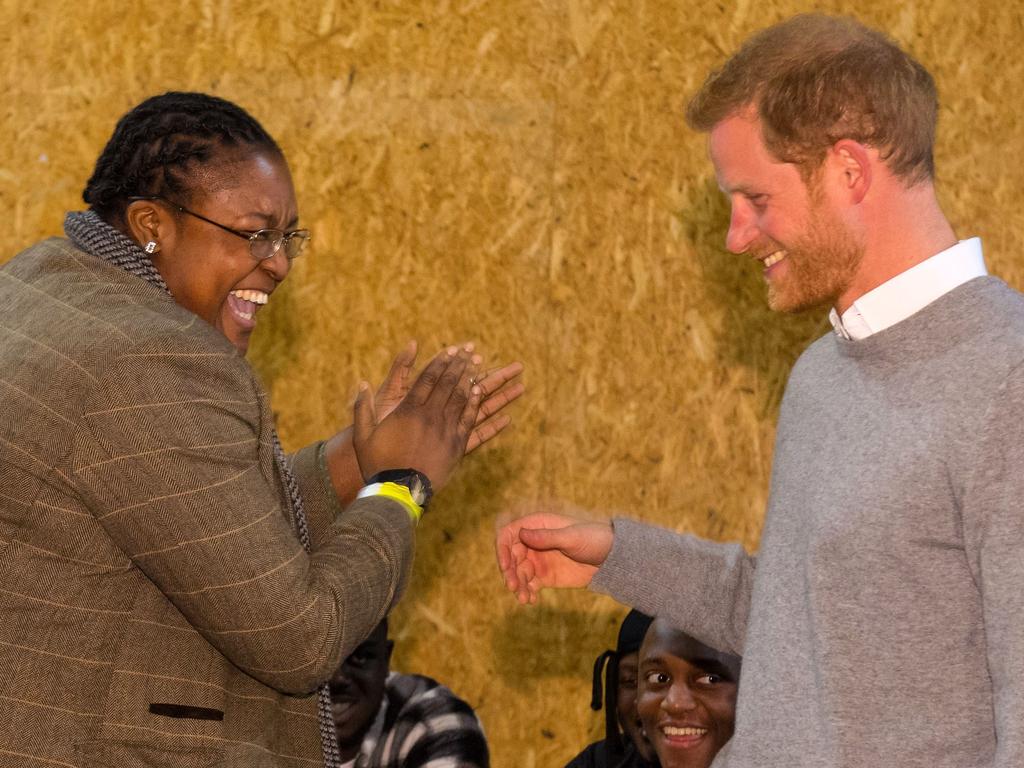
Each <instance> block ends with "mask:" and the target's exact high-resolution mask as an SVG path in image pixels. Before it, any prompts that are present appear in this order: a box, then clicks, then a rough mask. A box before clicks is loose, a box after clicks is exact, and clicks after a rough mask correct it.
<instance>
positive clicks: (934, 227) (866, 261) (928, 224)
mask: <svg viewBox="0 0 1024 768" xmlns="http://www.w3.org/2000/svg"><path fill="white" fill-rule="evenodd" d="M896 183H899V182H896ZM871 205H872V209H871V210H868V211H866V212H865V216H864V217H863V219H862V223H863V225H864V226H863V230H864V256H863V258H862V260H861V264H860V267H859V268H858V270H857V274H856V275H855V276H854V279H853V281H852V282H851V283H850V285H849V286H848V287H847V289H846V290H845V291H844V292H843V294H842V295H841V296H839V298H838V299H837V301H836V304H835V308H836V311H837V312H838V313H839V314H840V315H841V314H842V313H843V312H845V311H846V310H847V309H849V307H850V306H851V305H852V304H853V302H855V301H856V300H857V299H859V298H860V297H861V296H863V295H864V294H865V293H867V292H868V291H871V290H874V289H875V288H877V287H878V286H880V285H881V284H882V283H885V282H887V281H889V280H891V279H892V278H894V277H896V276H897V275H899V274H901V273H903V272H906V271H907V270H908V269H910V268H911V267H913V266H915V265H917V264H920V263H921V262H922V261H925V260H926V259H929V258H931V257H932V256H934V255H935V254H937V253H940V252H941V251H944V250H946V249H947V248H951V247H952V246H954V245H956V243H957V237H956V233H955V232H954V231H953V227H952V226H951V225H950V223H949V221H948V220H947V219H946V216H945V214H944V213H943V212H942V209H941V208H940V207H939V203H938V200H937V199H936V197H935V188H934V186H933V184H932V183H931V182H922V183H920V184H918V185H916V186H914V187H912V188H910V189H907V188H901V189H896V190H892V192H891V193H890V194H886V195H884V196H879V199H878V200H877V201H874V202H872V204H871Z"/></svg>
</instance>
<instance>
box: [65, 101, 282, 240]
mask: <svg viewBox="0 0 1024 768" xmlns="http://www.w3.org/2000/svg"><path fill="white" fill-rule="evenodd" d="M240 146H251V147H255V148H262V149H268V150H272V151H273V152H275V153H276V154H278V155H281V149H280V148H279V147H278V146H277V142H275V141H274V140H273V139H272V138H271V137H270V134H268V133H267V132H266V131H265V130H264V129H263V126H261V125H260V124H259V123H258V122H257V121H256V119H255V118H254V117H253V116H252V115H250V114H249V113H248V112H246V111H245V110H244V109H242V108H241V107H239V106H238V105H236V104H232V103H231V102H230V101H226V100H224V99H220V98H217V97H216V96H210V95H208V94H205V93H189V92H179V91H171V92H169V93H164V94H162V95H160V96H153V97H151V98H148V99H146V100H145V101H144V102H142V103H141V104H139V105H138V106H137V107H135V108H134V109H132V110H131V111H130V112H128V113H127V114H126V115H125V116H124V117H122V118H121V119H120V120H118V121H117V126H116V127H115V128H114V134H113V136H111V137H110V140H109V141H108V142H107V145H106V146H105V147H104V148H103V152H102V153H101V154H100V156H99V159H98V160H97V161H96V168H95V169H94V170H93V173H92V176H91V177H90V179H89V181H88V183H87V184H86V186H85V191H83V192H82V199H83V200H85V202H86V203H88V204H89V207H90V208H91V209H92V210H94V211H96V213H98V214H99V215H100V216H101V217H102V218H103V219H104V221H106V222H108V223H111V224H113V223H114V222H116V221H118V220H120V219H121V217H122V215H123V214H124V209H125V207H127V205H128V202H129V198H131V197H147V196H162V197H168V198H171V199H174V200H187V199H188V197H189V193H190V192H191V191H192V184H191V183H190V182H191V181H193V180H192V178H191V177H192V175H193V172H194V171H195V169H196V165H202V164H204V163H208V162H210V161H211V160H212V159H215V158H216V155H217V153H218V152H220V151H221V150H223V149H224V148H230V147H240Z"/></svg>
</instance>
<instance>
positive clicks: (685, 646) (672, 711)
mask: <svg viewBox="0 0 1024 768" xmlns="http://www.w3.org/2000/svg"><path fill="white" fill-rule="evenodd" d="M739 672H740V661H739V658H738V657H736V656H731V655H729V654H723V653H720V652H718V651H716V650H714V649H712V648H708V647H707V646H706V645H704V644H702V643H700V642H698V641H696V640H694V639H693V638H692V637H690V636H689V635H686V634H683V633H682V632H679V631H677V630H675V629H673V628H672V627H671V626H669V625H668V624H667V623H665V622H664V621H663V620H662V619H656V620H655V621H654V623H652V624H651V628H650V629H649V630H648V631H647V635H646V637H645V638H644V644H643V646H642V647H641V648H640V675H639V689H638V692H637V713H638V714H639V716H640V722H641V723H642V724H643V727H644V732H645V733H646V734H647V738H648V739H649V740H650V742H651V744H653V745H654V750H655V752H656V753H657V755H658V760H659V762H660V763H661V766H662V768H707V767H708V766H710V765H711V762H712V760H714V759H715V755H717V754H718V750H720V749H721V748H722V747H723V746H724V745H725V743H726V742H727V741H728V740H729V739H730V738H731V737H732V733H733V729H734V727H735V722H736V694H737V690H738V684H739Z"/></svg>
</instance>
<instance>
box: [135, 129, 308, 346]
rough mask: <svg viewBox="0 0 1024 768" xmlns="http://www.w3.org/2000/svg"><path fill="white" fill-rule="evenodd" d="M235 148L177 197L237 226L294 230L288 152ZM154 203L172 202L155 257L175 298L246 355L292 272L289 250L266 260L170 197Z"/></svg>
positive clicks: (197, 210)
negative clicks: (264, 311) (266, 309)
mask: <svg viewBox="0 0 1024 768" xmlns="http://www.w3.org/2000/svg"><path fill="white" fill-rule="evenodd" d="M230 152H231V155H230V156H229V157H228V158H227V159H225V160H223V161H221V162H217V163H214V164H213V165H212V167H211V168H210V169H209V170H208V171H207V172H205V173H203V174H202V175H201V176H199V178H198V179H197V181H196V183H195V185H194V187H193V191H192V194H191V195H190V196H189V200H187V201H184V200H172V201H169V202H170V203H171V204H172V205H173V204H177V205H183V206H185V207H186V208H188V209H189V210H190V211H193V212H195V213H197V214H199V215H200V216H204V217H206V218H208V219H210V220H212V221H215V222H217V223H218V224H223V225H224V226H227V227H230V228H232V229H236V230H244V231H254V230H258V229H280V230H282V231H288V230H291V229H294V228H295V226H296V223H297V220H298V205H297V203H296V200H295V190H294V188H293V187H292V179H291V174H290V173H289V171H288V166H287V164H286V163H285V161H284V158H283V157H281V156H280V154H278V153H276V152H273V151H267V150H258V149H248V150H246V149H241V148H240V149H236V150H232V151H230ZM148 204H150V205H154V206H161V205H163V207H164V214H165V215H164V221H165V222H166V224H165V226H163V227H162V232H161V234H160V237H159V250H158V251H157V252H156V253H154V254H153V256H152V259H153V263H154V265H155V266H156V268H157V269H158V270H159V272H160V274H161V275H162V276H163V278H164V281H165V282H166V283H167V287H168V289H170V291H171V295H172V296H173V297H174V300H175V301H177V302H178V303H179V304H181V305H182V306H183V307H185V308H186V309H188V310H190V311H192V312H194V313H195V314H196V315H198V316H199V317H201V318H202V319H203V320H205V321H206V322H208V323H209V324H210V325H212V326H213V327H215V328H216V329H217V330H219V331H220V332H221V333H223V334H224V335H225V336H226V337H227V338H228V340H229V341H230V342H231V343H232V344H234V345H235V347H237V348H238V349H239V351H241V352H242V353H243V354H244V353H245V352H246V350H247V349H248V347H249V338H250V335H251V334H252V331H253V329H254V328H255V327H256V315H257V312H258V311H259V309H260V308H261V307H262V306H263V305H265V304H266V303H267V301H268V300H269V299H270V296H271V294H272V293H273V292H274V290H275V289H276V288H277V287H278V285H280V283H281V282H282V281H283V280H284V279H285V277H287V275H288V270H289V266H290V265H289V262H288V258H287V257H286V255H285V253H284V248H281V249H279V250H278V251H277V253H275V254H274V255H273V256H272V257H271V258H269V259H265V260H262V261H260V260H258V259H256V258H255V257H254V256H253V255H252V253H251V252H250V250H249V243H248V241H247V240H245V239H244V238H242V237H239V236H237V235H235V234H232V233H231V232H227V231H225V230H223V229H220V228H218V227H217V226H215V225H213V224H211V223H209V222H207V221H203V220H202V219H199V218H196V217H195V216H191V215H189V214H187V213H181V212H178V211H174V209H173V207H172V205H168V204H166V203H163V202H162V201H153V202H150V203H148Z"/></svg>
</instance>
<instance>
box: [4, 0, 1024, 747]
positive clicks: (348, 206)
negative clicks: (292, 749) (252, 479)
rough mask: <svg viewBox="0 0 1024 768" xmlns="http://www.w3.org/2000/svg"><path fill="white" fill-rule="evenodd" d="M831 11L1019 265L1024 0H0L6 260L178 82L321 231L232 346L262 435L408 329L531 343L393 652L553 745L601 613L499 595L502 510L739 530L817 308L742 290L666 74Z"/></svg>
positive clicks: (447, 507)
mask: <svg viewBox="0 0 1024 768" xmlns="http://www.w3.org/2000/svg"><path fill="white" fill-rule="evenodd" d="M812 7H818V8H823V9H827V10H839V11H845V12H856V13H858V14H859V15H860V16H861V18H863V19H864V20H866V21H868V22H870V23H873V24H876V25H878V26H881V27H883V28H884V29H886V30H888V31H889V32H890V33H891V34H893V35H894V36H895V37H896V38H897V39H899V40H900V41H901V42H902V43H904V44H905V45H908V46H910V48H911V49H912V50H913V51H914V52H915V53H916V54H917V55H918V56H919V57H920V58H921V59H922V60H923V61H924V62H925V64H926V65H927V66H928V67H929V68H930V69H931V70H932V71H933V72H934V74H935V75H936V78H937V80H938V83H939V87H940V91H941V94H942V101H943V109H942V116H941V124H940V140H939V146H938V166H939V181H940V185H941V191H942V197H943V200H944V203H945V205H946V208H947V211H948V213H949V214H950V216H951V218H952V219H953V221H954V223H955V225H956V226H957V228H958V231H959V232H960V233H961V234H962V235H968V234H979V235H981V236H982V237H983V238H984V239H985V244H986V249H987V252H988V257H989V263H990V266H991V268H992V269H993V270H994V271H995V272H997V273H998V274H1001V275H1002V276H1004V277H1005V278H1007V279H1008V280H1009V281H1010V282H1011V283H1013V284H1014V285H1017V286H1018V287H1019V286H1021V285H1024V255H1022V254H1021V253H1019V248H1020V236H1021V233H1022V232H1024V216H1022V213H1021V212H1022V210H1024V206H1022V202H1024V200H1022V189H1024V185H1022V182H1024V172H1022V170H1021V168H1022V164H1021V163H1020V162H1019V158H1020V157H1021V156H1024V138H1022V134H1021V131H1020V126H1019V124H1018V123H1019V118H1018V115H1019V113H1020V110H1019V108H1018V105H1017V102H1018V96H1019V91H1020V83H1021V82H1022V81H1024V64H1022V57H1021V56H1020V51H1021V48H1022V46H1024V23H1022V7H1021V0H1010V1H1009V2H1006V1H1005V0H1002V1H1000V2H996V0H980V1H979V2H976V3H963V2H959V1H957V0H926V1H921V2H914V0H899V2H897V0H876V1H874V2H869V1H868V0H865V1H864V2H859V3H854V2H839V1H838V0H837V1H836V2H826V3H820V4H817V5H816V6H812V5H811V4H807V3H801V2H797V1H796V0H792V1H790V2H783V1H781V0H776V1H775V2H765V3H752V2H749V0H739V1H738V2H731V1H730V0H699V1H697V0H692V1H689V2H687V1H685V0H619V1H618V2H596V0H437V1H436V2H425V1H416V0H409V1H408V2H398V1H389V0H377V1H373V0H362V1H361V2H334V1H333V0H315V1H314V0H307V1H306V2H296V1H295V0H278V2H274V3H270V2H252V3H248V4H244V3H232V2H229V0H211V1H210V2H183V3H170V2H166V1H164V0H160V1H159V2H158V1H155V0H142V1H141V2H134V3H130V4H129V3H125V4H121V3H116V2H114V3H111V2H97V1H96V0H79V1H78V2H76V3H70V2H69V3H66V4H65V3H60V2H57V1H56V0H36V2H32V3H26V2H23V0H0V47H2V50H3V51H4V53H3V56H2V57H0V83H2V86H3V96H4V97H3V100H2V102H0V135H2V136H3V139H2V142H0V211H2V213H3V221H4V222H5V224H6V225H5V226H3V227H0V261H2V260H5V259H7V258H9V257H10V256H12V255H13V254H14V253H15V252H17V251H18V250H20V249H21V248H22V247H24V246H25V245H27V244H29V243H31V242H33V241H34V240H36V239H38V238H39V237H41V236H43V235H49V234H56V233H58V232H59V229H60V223H61V218H62V213H63V211H65V210H67V209H70V208H75V207H78V206H80V199H79V192H80V190H81V188H82V186H83V185H84V182H85V179H86V178H87V177H88V175H89V172H90V170H91V165H92V163H93V161H94V159H95V157H96V155H97V154H98V152H99V150H100V148H101V147H102V144H103V142H104V141H105V140H106V138H107V136H108V135H109V133H110V131H111V129H112V127H113V124H114V122H115V120H116V119H117V117H118V116H119V115H121V114H122V113H123V112H124V111H126V110H127V109H128V108H130V107H131V106H132V105H133V104H135V103H136V102H138V101H139V100H141V99H142V98H144V97H145V96H147V95H150V94H153V93H155V92H159V91H162V90H166V89H171V88H177V89H198V90H206V91H210V92H213V93H216V94H218V95H222V96H225V97H227V98H230V99H234V100H236V101H238V102H239V103H241V104H243V105H244V106H245V107H247V108H248V109H250V110H251V111H252V112H253V113H254V114H255V115H256V116H257V117H258V118H260V119H261V120H262V121H263V122H264V123H265V125H266V126H267V127H268V129H269V130H270V131H271V133H273V134H274V135H275V136H276V137H277V138H278V139H279V141H280V142H281V144H282V146H283V147H284V148H285V150H286V153H287V155H288V157H289V158H290V160H291V163H292V168H293V171H294V175H295V179H296V186H297V188H298V190H299V199H300V204H301V207H302V213H303V220H304V222H305V223H306V224H307V225H308V226H309V227H310V228H311V229H312V230H313V231H314V233H315V235H316V246H315V250H314V251H313V252H312V253H311V254H310V255H309V257H308V258H305V257H304V259H303V261H302V262H301V264H298V265H297V266H296V268H295V270H294V271H293V274H292V276H291V277H290V279H289V281H288V283H287V284H286V289H285V290H284V291H282V292H279V293H278V294H276V295H275V299H274V302H272V304H271V306H270V307H269V308H268V310H266V312H265V314H264V315H263V316H262V320H261V330H260V332H259V337H258V343H257V345H256V348H255V350H254V352H253V355H252V357H253V361H254V364H255V365H256V367H257V368H258V369H259V370H260V372H261V373H262V374H263V376H264V377H265V379H266V380H267V382H268V384H269V386H270V387H271V388H272V393H273V400H274V404H275V407H276V409H277V411H278V413H279V415H280V425H281V431H282V434H283V436H284V439H285V441H286V443H287V444H289V445H290V446H293V447H294V446H297V445H299V444H301V443H303V442H304V441H309V440H312V439H315V438H317V437H318V436H322V435H325V434H326V433H328V432H329V431H331V430H333V429H334V428H336V427H338V426H341V425H343V424H344V423H346V421H347V419H348V417H349V404H350V399H351V396H352V394H353V392H354V387H355V384H356V382H357V381H358V379H359V378H361V377H372V378H374V379H379V378H380V376H381V375H382V374H383V372H384V371H385V370H386V366H387V363H388V360H389V356H390V354H391V353H392V352H393V351H394V350H397V349H398V348H399V346H400V345H401V344H402V343H403V342H404V341H405V340H406V339H408V338H411V337H416V338H418V339H419V340H420V341H421V343H422V344H423V346H424V348H426V349H430V350H432V349H435V348H437V347H438V346H439V345H440V344H442V343H445V342H451V341H453V340H457V339H465V338H473V339H476V340H478V341H479V343H480V344H481V346H482V348H483V349H484V350H486V351H487V352H488V353H489V354H490V355H492V356H493V357H494V358H496V359H502V360H508V359H512V358H516V359H521V360H523V361H524V362H525V363H526V364H527V366H528V373H527V377H526V378H527V382H528V384H529V386H530V390H531V391H530V393H529V397H528V398H527V399H526V401H525V402H523V403H522V404H521V405H520V406H519V407H517V409H516V412H515V418H516V422H517V423H516V426H515V429H514V431H511V432H510V433H509V434H508V435H507V436H506V437H505V438H504V439H503V440H502V441H501V443H500V445H496V446H492V447H489V448H488V449H486V450H484V451H481V453H480V455H477V456H474V457H472V458H471V459H470V460H468V461H467V462H466V465H465V467H464V469H463V471H462V472H461V474H460V475H459V476H458V478H457V479H456V480H455V481H454V482H453V483H452V484H451V486H450V487H449V488H448V489H446V490H445V492H444V494H443V495H442V497H441V498H439V500H438V501H437V504H436V507H435V508H434V509H432V510H431V512H430V515H429V516H428V518H427V519H426V520H425V522H424V523H423V525H422V526H421V530H420V532H419V534H418V536H419V550H418V556H417V563H416V570H415V578H414V581H413V585H412V588H411V589H410V591H409V594H408V596H407V597H406V599H405V601H404V603H403V604H402V606H401V608H400V609H399V610H398V613H397V616H396V617H395V618H394V628H395V635H396V639H397V641H398V649H397V654H396V664H397V666H398V667H400V668H402V669H405V670H409V671H419V672H423V673H427V674H431V675H434V676H435V677H437V678H439V679H441V680H443V681H445V682H447V683H449V684H450V685H451V686H452V687H453V688H454V689H455V690H456V691H458V692H460V693H461V694H462V695H464V696H465V697H466V698H468V699H469V700H470V701H471V702H472V703H473V704H475V705H476V706H477V708H478V711H479V713H480V715H481V716H482V718H483V721H484V724H485V727H486V730H487V732H488V734H489V737H490V740H491V744H492V749H493V754H494V763H495V765H496V766H512V765H516V766H525V767H529V766H555V765H561V764H562V763H564V762H565V760H566V759H568V758H569V757H570V756H571V755H572V754H574V753H575V752H576V751H577V750H578V749H579V748H580V747H582V746H583V745H584V744H585V743H586V742H587V741H589V740H591V739H593V738H595V737H596V736H597V735H598V734H599V717H597V716H594V715H593V714H592V713H590V712H589V710H588V709H587V701H588V698H589V693H588V687H589V677H590V674H589V673H590V664H591V661H592V659H593V657H594V655H596V654H597V653H598V652H599V651H600V650H601V649H603V648H604V647H606V646H607V645H609V644H610V643H611V642H612V640H613V637H614V632H615V628H614V625H615V623H616V622H617V620H618V618H619V617H621V615H622V613H623V610H622V609H621V607H619V606H617V605H615V604H614V603H613V602H611V601H610V600H607V599H605V598H599V597H596V596H594V595H591V594H588V593H573V594H551V595H548V596H546V599H545V600H544V603H543V605H542V606H541V607H539V608H534V609H521V608H519V607H517V606H516V605H515V604H514V601H513V600H512V599H511V597H510V596H508V595H507V594H505V593H504V592H503V591H502V588H501V585H500V582H499V579H498V577H497V574H496V569H495V567H494V565H493V562H492V561H493V555H492V545H491V535H492V528H493V521H494V518H495V516H496V515H497V514H498V513H499V511H501V510H502V509H503V508H504V507H505V506H506V505H508V504H510V503H512V502H513V501H514V500H516V499H521V498H526V499H531V498H539V497H560V498H563V499H566V500H569V501H572V502H575V503H577V504H580V505H582V506H586V507H592V508H600V509H606V510H625V511H629V512H631V513H632V514H634V515H637V516H639V517H642V518H644V519H646V520H650V521H653V522H657V523H660V524H663V525H667V526H672V527H676V528H678V529H680V530H689V531H693V532H696V533H698V534H702V535H706V536H711V537H715V538H720V539H738V540H740V541H742V542H744V543H745V544H746V545H748V546H749V547H751V548H754V547H756V544H757V539H758V535H759V532H760V526H761V519H762V509H763V507H764V502H765V498H766V490H767V480H768V471H769V466H770V460H771V450H772V446H771V442H772V436H773V430H774V418H775V414H776V410H777V405H778V401H779V398H780V395H781V391H782V387H783V384H784V379H785V376H786V373H787V370H788V368H789V366H790V365H791V364H792V362H793V360H794V359H795V357H796V355H797V354H798V353H799V351H800V349H801V348H802V347H803V346H804V345H805V344H806V342H807V341H808V340H809V339H810V338H813V337H814V336H815V335H816V334H818V333H821V332H822V331H823V329H824V328H825V326H824V324H823V319H822V318H821V317H820V316H815V317H803V318H795V319H794V318H780V317H775V316H773V315H771V314H770V313H769V312H768V311H767V310H766V309H765V307H764V302H763V295H762V294H763V289H762V286H761V285H760V278H759V276H758V274H757V270H756V269H754V268H752V267H751V266H750V265H749V264H748V263H745V260H744V259H741V258H737V257H733V256H730V255H728V254H726V253H725V252H724V250H723V249H722V247H721V244H722V240H723V235H724V230H725V227H726V222H727V218H728V210H727V207H726V205H725V203H724V201H723V200H722V198H721V196H720V195H719V194H718V193H717V190H716V188H715V184H714V180H713V177H712V173H711V169H710V167H709V165H708V163H707V161H706V159H705V153H704V142H703V138H702V137H700V136H697V135H693V134H691V133H689V132H688V130H687V129H686V128H685V126H684V125H683V122H682V119H681V108H682V104H683V102H684V99H685V97H686V95H687V94H689V93H690V92H692V90H693V89H694V88H695V87H696V86H697V85H698V84H699V83H700V81H701V79H702V78H703V76H704V74H705V73H706V71H707V70H708V68H709V67H710V66H711V65H713V64H715V63H718V62H720V61H721V60H722V59H723V57H724V56H725V55H726V54H727V53H728V52H729V51H731V50H732V49H733V48H734V47H735V46H736V45H737V43H738V42H739V41H741V40H742V39H743V38H744V37H745V36H746V35H747V34H749V33H750V32H751V31H753V30H755V29H757V28H759V27H762V26H764V25H766V24H768V23H771V22H773V21H776V20H778V19H780V18H782V17H784V16H786V15H788V14H790V13H792V12H795V11H798V10H807V9H810V8H812Z"/></svg>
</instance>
